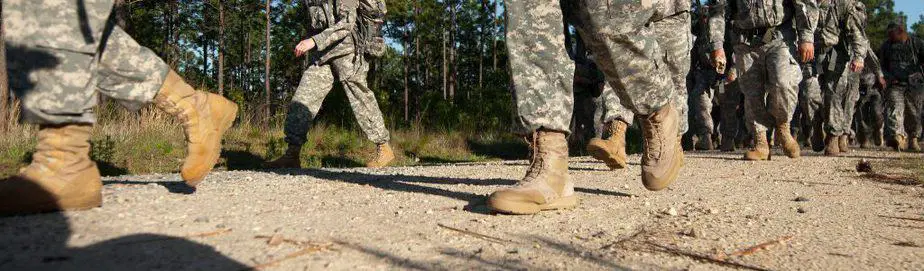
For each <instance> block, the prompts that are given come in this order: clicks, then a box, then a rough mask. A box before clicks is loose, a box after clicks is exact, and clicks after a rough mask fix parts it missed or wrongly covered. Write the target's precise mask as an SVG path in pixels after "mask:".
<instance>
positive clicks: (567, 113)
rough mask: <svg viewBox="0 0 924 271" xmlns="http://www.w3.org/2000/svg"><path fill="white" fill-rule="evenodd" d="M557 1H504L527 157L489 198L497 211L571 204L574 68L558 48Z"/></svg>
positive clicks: (524, 211) (560, 29) (574, 201)
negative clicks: (518, 175)
mask: <svg viewBox="0 0 924 271" xmlns="http://www.w3.org/2000/svg"><path fill="white" fill-rule="evenodd" d="M560 4H561V3H560V2H558V1H532V0H509V1H506V9H505V11H506V14H507V25H506V29H507V33H506V37H507V52H508V55H509V62H510V63H509V64H510V69H511V70H510V72H511V77H512V82H513V84H512V85H513V87H514V99H515V102H516V107H517V115H518V117H519V118H520V121H521V122H522V123H523V126H524V128H526V129H527V130H528V131H530V132H531V134H532V135H531V136H530V137H529V139H530V142H531V145H532V149H533V155H532V156H533V157H534V159H532V161H531V162H530V168H529V169H528V170H527V173H526V176H525V177H524V178H523V180H522V181H521V182H519V184H517V185H516V186H514V187H511V188H508V189H501V190H499V191H496V192H494V193H493V194H491V196H490V198H489V199H488V205H489V206H490V207H491V208H492V209H494V210H496V211H499V212H504V213H513V214H534V213H538V212H540V211H541V210H550V209H560V208H567V207H572V206H575V205H577V201H578V198H577V196H576V195H575V194H574V184H573V183H572V182H571V179H570V176H569V174H568V143H567V140H566V139H565V137H566V135H567V134H568V133H569V132H570V131H569V129H568V128H569V127H568V126H569V124H570V122H571V114H572V112H573V107H574V97H573V85H572V81H573V80H574V65H573V64H572V61H571V60H570V59H569V58H568V56H567V52H566V51H565V44H564V37H563V34H564V22H563V17H562V8H561V6H560Z"/></svg>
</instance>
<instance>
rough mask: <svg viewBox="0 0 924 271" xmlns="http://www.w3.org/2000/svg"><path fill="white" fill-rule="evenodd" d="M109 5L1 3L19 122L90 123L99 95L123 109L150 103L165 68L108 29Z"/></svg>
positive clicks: (102, 1) (89, 0) (60, 0)
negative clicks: (20, 116) (19, 101)
mask: <svg viewBox="0 0 924 271" xmlns="http://www.w3.org/2000/svg"><path fill="white" fill-rule="evenodd" d="M80 2H82V4H81V3H80ZM112 8H113V1H112V0H85V1H70V0H47V1H34V0H8V1H4V2H3V22H4V33H5V39H6V48H7V50H8V54H7V55H8V59H7V65H8V69H9V73H10V87H11V89H12V90H13V91H14V92H15V93H16V95H17V96H18V97H21V99H22V102H23V103H22V109H23V110H22V112H23V118H24V120H25V121H27V122H30V123H36V124H73V123H84V124H92V123H95V122H96V116H95V115H94V113H93V107H94V106H96V103H97V101H98V100H99V99H98V94H102V95H104V96H107V97H110V98H112V99H115V100H116V101H118V102H120V103H121V104H122V105H124V106H126V107H128V108H129V109H138V108H140V107H141V106H142V105H143V104H146V103H149V102H151V101H152V100H153V98H154V96H155V95H156V94H157V92H158V91H159V90H160V87H161V86H162V84H163V82H164V79H165V78H166V76H167V72H168V71H169V67H168V66H167V64H166V63H164V62H163V60H161V59H160V58H159V57H157V55H155V54H154V52H152V51H151V50H150V49H148V48H144V47H142V46H141V45H139V44H138V43H137V42H136V41H135V40H133V39H132V38H131V37H130V36H129V35H128V34H127V33H125V31H123V30H122V29H120V28H119V27H117V26H115V23H114V22H113V21H112V20H111V18H110V14H111V12H112Z"/></svg>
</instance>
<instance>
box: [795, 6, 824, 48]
mask: <svg viewBox="0 0 924 271" xmlns="http://www.w3.org/2000/svg"><path fill="white" fill-rule="evenodd" d="M792 3H793V11H794V12H793V20H795V23H796V34H798V35H799V42H800V43H815V27H817V26H818V16H819V15H818V12H819V10H818V2H816V1H815V0H793V1H792Z"/></svg>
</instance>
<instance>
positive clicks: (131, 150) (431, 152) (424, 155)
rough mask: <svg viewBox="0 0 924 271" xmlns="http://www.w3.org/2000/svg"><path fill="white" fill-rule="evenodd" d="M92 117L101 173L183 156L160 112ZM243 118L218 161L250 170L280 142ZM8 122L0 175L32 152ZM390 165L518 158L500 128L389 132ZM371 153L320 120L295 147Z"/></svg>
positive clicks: (28, 129)
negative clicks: (392, 156)
mask: <svg viewBox="0 0 924 271" xmlns="http://www.w3.org/2000/svg"><path fill="white" fill-rule="evenodd" d="M97 112H98V114H99V116H100V122H99V123H98V124H97V125H96V126H95V127H94V131H93V136H92V137H91V146H92V147H91V151H90V155H91V158H92V159H93V160H94V161H96V162H97V164H98V165H99V168H100V170H101V172H102V173H103V175H107V176H115V175H124V174H147V173H169V172H176V171H177V170H178V169H179V168H180V166H181V164H182V159H183V157H184V156H185V152H186V151H185V143H184V137H183V130H182V127H181V126H180V125H179V123H177V122H176V121H174V120H173V119H172V117H170V116H167V115H165V114H164V113H162V112H160V111H157V110H154V109H151V108H146V109H143V110H141V111H140V112H137V113H130V112H125V111H124V110H121V109H113V108H104V109H100V110H97ZM251 119H254V118H253V117H251V116H243V117H242V118H240V120H239V121H238V123H236V124H235V125H234V127H232V128H231V130H229V131H228V133H227V134H226V136H225V140H224V145H223V149H222V158H221V161H220V162H219V165H218V167H224V168H227V169H230V170H255V169H261V168H262V167H261V165H262V164H263V163H264V162H265V161H267V160H271V159H275V158H277V157H279V156H281V155H282V154H283V153H284V152H285V150H286V148H287V146H286V143H285V141H284V140H283V137H284V136H283V131H282V127H281V125H277V124H270V125H265V126H264V125H257V124H254V123H252V122H251V121H249V120H251ZM13 123H14V124H11V125H10V127H9V128H8V129H7V130H6V132H0V176H9V175H12V174H15V173H16V172H17V170H18V169H19V168H20V167H22V166H25V165H26V164H28V163H29V161H30V160H31V155H32V153H33V152H34V150H35V144H36V139H35V133H36V132H37V128H36V127H35V126H32V125H20V124H15V122H13ZM391 144H392V146H393V148H394V149H395V154H396V156H397V158H396V159H395V162H394V163H393V165H396V166H408V165H421V164H432V163H454V162H478V161H488V160H495V159H516V158H523V157H525V156H526V151H527V147H526V145H525V143H523V142H522V141H521V140H519V139H517V138H515V137H513V136H512V135H510V134H509V133H503V132H488V133H484V132H477V133H476V132H460V131H440V130H436V131H433V130H424V129H410V130H396V131H395V130H393V131H392V141H391ZM374 154H375V144H373V143H371V142H369V141H368V140H367V139H366V138H365V136H364V135H363V134H362V132H361V131H359V130H357V129H353V128H350V127H346V128H345V127H341V126H337V125H328V124H324V123H320V124H317V125H315V126H314V127H312V129H311V130H310V132H309V137H308V142H307V143H306V144H305V146H304V147H303V149H302V156H301V158H302V166H303V167H308V168H312V167H314V168H316V167H361V166H363V165H364V164H365V162H366V161H367V160H368V159H371V158H372V156H373V155H374Z"/></svg>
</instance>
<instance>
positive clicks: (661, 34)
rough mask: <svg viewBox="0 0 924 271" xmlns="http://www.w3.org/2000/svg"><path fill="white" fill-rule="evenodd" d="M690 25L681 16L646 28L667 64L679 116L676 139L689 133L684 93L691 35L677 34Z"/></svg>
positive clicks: (688, 20)
mask: <svg viewBox="0 0 924 271" xmlns="http://www.w3.org/2000/svg"><path fill="white" fill-rule="evenodd" d="M690 23H691V22H690V13H689V12H684V13H680V14H677V15H674V16H670V17H667V18H664V19H662V20H659V21H655V22H652V23H651V24H650V28H651V30H652V31H654V34H655V35H656V36H657V40H658V45H660V46H661V49H662V50H663V52H664V63H667V67H668V70H670V74H671V81H672V82H673V86H674V89H675V91H676V98H675V99H674V100H673V102H674V106H675V107H676V108H677V111H678V113H679V114H680V134H679V135H681V136H682V135H683V134H685V133H686V132H687V131H689V130H690V123H689V120H690V117H689V116H690V109H691V108H690V107H689V105H690V103H689V101H688V99H689V98H690V96H689V95H688V93H687V75H689V73H690V50H691V49H692V47H693V44H692V43H691V41H692V40H693V37H692V35H693V34H692V33H691V32H690V31H682V32H678V30H680V29H690V27H691V26H690ZM710 103H711V102H710ZM710 120H711V119H710Z"/></svg>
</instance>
